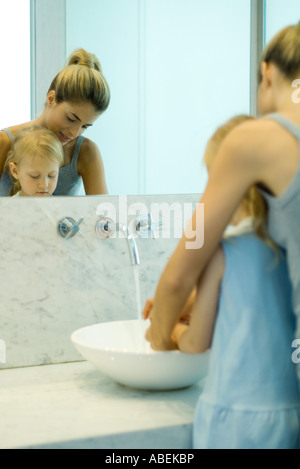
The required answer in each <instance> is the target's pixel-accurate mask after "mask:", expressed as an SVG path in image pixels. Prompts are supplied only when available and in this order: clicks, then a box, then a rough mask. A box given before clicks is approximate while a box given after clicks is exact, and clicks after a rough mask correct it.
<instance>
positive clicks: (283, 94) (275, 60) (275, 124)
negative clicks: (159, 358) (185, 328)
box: [146, 24, 300, 371]
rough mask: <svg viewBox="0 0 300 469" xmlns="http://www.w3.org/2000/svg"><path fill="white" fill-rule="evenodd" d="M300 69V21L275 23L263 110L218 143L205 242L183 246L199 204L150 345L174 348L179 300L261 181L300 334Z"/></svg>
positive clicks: (158, 304) (165, 286)
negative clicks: (296, 96)
mask: <svg viewBox="0 0 300 469" xmlns="http://www.w3.org/2000/svg"><path fill="white" fill-rule="evenodd" d="M297 77H300V24H297V25H293V26H289V27H287V28H285V29H283V30H282V31H280V32H279V33H278V34H277V35H276V36H275V37H274V38H273V40H272V41H270V43H269V44H268V45H267V47H266V48H265V51H264V53H263V57H262V60H261V66H260V83H259V91H258V106H259V112H260V114H261V115H263V116H264V118H262V119H255V120H253V121H249V122H246V123H243V124H241V125H240V126H238V127H237V128H236V129H234V130H232V132H231V133H230V134H229V135H228V136H227V137H226V139H225V140H224V142H223V143H222V145H221V147H220V149H219V151H218V154H217V156H216V160H215V161H214V164H213V166H212V168H211V171H210V177H209V180H208V184H207V187H206V190H205V193H204V195H203V197H202V199H201V202H202V203H203V204H204V214H205V220H204V245H203V247H202V248H198V249H187V248H186V243H187V242H190V241H191V239H190V236H189V233H193V232H195V229H196V220H197V209H196V211H195V213H194V215H193V218H192V220H191V223H190V225H189V226H188V227H187V229H186V232H185V233H184V235H183V237H182V239H181V241H180V242H179V244H178V246H177V249H176V250H175V252H174V254H173V255H172V257H171V259H170V260H169V262H168V264H167V266H166V268H165V270H164V272H163V274H162V276H161V278H160V280H159V283H158V286H157V289H156V293H155V298H154V306H153V311H152V312H151V317H152V321H151V326H150V328H149V330H148V331H147V338H148V340H149V341H150V342H151V345H152V347H153V348H154V349H157V350H167V349H172V348H176V344H175V343H174V341H173V340H172V338H171V334H172V331H173V329H174V326H175V324H176V323H177V322H178V320H179V318H180V315H181V311H182V310H183V307H184V304H185V302H186V300H187V298H188V296H189V294H190V292H191V291H192V289H193V288H194V287H195V286H196V285H197V284H198V282H200V281H201V275H202V273H203V272H204V269H205V267H206V265H207V263H208V261H209V260H210V259H211V258H212V256H213V254H214V252H215V251H216V249H217V246H218V244H219V242H220V240H221V238H222V235H223V233H224V230H225V228H226V226H227V225H228V223H229V221H230V219H231V218H232V216H233V214H234V213H235V211H236V209H237V207H238V206H239V204H240V203H241V201H242V199H243V197H244V195H245V194H246V192H247V191H248V189H249V188H250V187H251V186H252V185H257V187H259V188H260V190H261V193H262V194H263V196H264V198H265V199H266V201H267V203H268V212H269V221H268V230H269V233H270V236H271V237H272V238H273V239H274V240H275V242H277V243H278V244H279V245H280V246H282V247H283V248H284V249H285V250H286V252H287V263H288V270H289V276H290V279H291V282H292V287H293V308H294V313H295V314H296V318H297V321H298V327H297V329H296V333H295V336H296V337H300V328H299V317H300V269H299V265H300V223H299V220H300V164H299V147H300V107H299V105H297V103H296V102H295V100H293V99H292V97H293V93H294V92H295V89H294V88H293V84H294V83H295V82H294V80H295V79H297ZM200 209H201V208H200V207H199V210H200ZM198 218H199V219H201V217H198ZM192 229H193V231H192ZM146 307H147V305H146ZM292 352H293V350H292V348H291V355H292ZM298 371H299V370H298Z"/></svg>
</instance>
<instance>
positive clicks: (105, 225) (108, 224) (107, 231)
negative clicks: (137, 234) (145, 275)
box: [96, 216, 140, 265]
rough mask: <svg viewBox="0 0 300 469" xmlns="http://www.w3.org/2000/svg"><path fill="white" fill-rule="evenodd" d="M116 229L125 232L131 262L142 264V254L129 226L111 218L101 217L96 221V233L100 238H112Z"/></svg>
mask: <svg viewBox="0 0 300 469" xmlns="http://www.w3.org/2000/svg"><path fill="white" fill-rule="evenodd" d="M115 231H119V232H121V233H123V234H124V236H125V238H126V239H127V244H128V248H129V253H130V258H131V262H132V264H134V265H137V264H140V256H139V251H138V247H137V244H136V241H135V239H134V237H133V234H132V232H131V231H130V229H129V228H128V226H126V225H124V224H122V223H115V222H114V221H113V220H112V219H111V218H108V217H102V216H101V217H100V218H99V220H98V221H97V223H96V233H97V235H98V236H99V237H100V238H110V237H111V236H112V235H113V234H114V233H115Z"/></svg>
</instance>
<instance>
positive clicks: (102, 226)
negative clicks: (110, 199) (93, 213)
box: [96, 216, 116, 238]
mask: <svg viewBox="0 0 300 469" xmlns="http://www.w3.org/2000/svg"><path fill="white" fill-rule="evenodd" d="M115 231H116V224H115V222H114V221H113V220H112V219H111V218H108V217H103V216H101V217H100V218H99V220H98V221H97V223H96V233H97V236H98V237H99V238H110V237H111V236H112V235H113V234H114V233H115Z"/></svg>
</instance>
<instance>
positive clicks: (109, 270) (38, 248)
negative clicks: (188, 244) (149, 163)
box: [0, 194, 200, 370]
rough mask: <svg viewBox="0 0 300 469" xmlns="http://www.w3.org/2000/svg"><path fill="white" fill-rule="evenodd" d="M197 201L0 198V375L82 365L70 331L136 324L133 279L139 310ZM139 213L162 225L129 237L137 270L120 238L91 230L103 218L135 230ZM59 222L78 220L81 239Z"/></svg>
mask: <svg viewBox="0 0 300 469" xmlns="http://www.w3.org/2000/svg"><path fill="white" fill-rule="evenodd" d="M199 197H200V196H199V194H184V195H148V196H127V197H126V196H120V197H119V196H91V197H51V198H49V199H31V198H19V199H11V198H1V199H0V214H1V231H0V240H1V251H0V288H1V306H0V370H1V369H4V368H14V367H21V366H30V365H41V364H49V363H65V362H72V361H77V360H81V356H80V355H79V354H78V353H77V351H76V350H75V348H74V346H73V345H72V343H71V341H70V335H71V333H72V332H73V331H74V330H76V329H78V328H80V327H83V326H86V325H89V324H94V323H97V322H106V321H115V320H125V319H135V318H138V317H139V315H140V314H141V311H138V306H137V305H138V300H137V295H136V283H135V275H138V277H139V283H140V293H141V295H140V296H141V298H140V301H141V305H142V306H143V305H144V303H145V301H146V299H147V298H148V297H151V296H152V295H153V294H154V291H155V287H156V283H157V280H158V278H159V276H160V274H161V272H162V270H163V268H164V266H165V264H166V262H167V260H168V258H169V257H170V255H171V254H172V252H173V250H174V249H175V247H176V245H177V243H178V241H179V237H180V235H181V233H182V230H183V228H184V226H185V224H186V221H187V220H188V219H189V217H190V215H191V213H192V210H193V209H194V207H195V204H196V203H197V202H198V200H199ZM145 211H146V212H147V213H152V215H153V222H154V223H155V222H159V221H161V222H162V223H163V224H162V226H161V227H160V228H158V230H157V231H155V234H156V238H153V237H146V238H141V237H138V236H137V235H135V239H136V243H137V246H138V250H139V256H140V265H139V266H138V267H136V266H133V265H132V264H131V258H130V254H129V249H128V245H127V241H126V239H125V238H124V236H123V235H122V234H119V233H116V235H115V236H114V237H113V238H106V239H105V238H98V237H97V235H96V231H95V226H96V223H97V221H98V219H99V216H100V215H108V216H111V217H115V220H116V221H118V222H121V223H124V224H126V225H128V226H129V227H130V228H131V229H133V227H134V226H135V225H134V220H135V218H136V217H137V216H139V215H142V214H145ZM168 213H169V215H168ZM65 217H71V218H74V219H75V220H76V221H77V220H79V219H80V218H83V221H82V223H81V224H80V229H81V231H82V232H83V233H84V235H85V236H84V237H83V236H81V235H80V234H76V235H75V236H74V237H72V238H70V239H68V240H65V239H63V238H62V237H60V236H59V234H58V232H57V224H58V221H59V220H61V219H62V218H65ZM163 217H164V218H163ZM135 271H136V272H135Z"/></svg>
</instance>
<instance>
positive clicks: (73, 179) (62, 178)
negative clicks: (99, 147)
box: [0, 129, 84, 197]
mask: <svg viewBox="0 0 300 469" xmlns="http://www.w3.org/2000/svg"><path fill="white" fill-rule="evenodd" d="M3 132H5V133H6V134H7V136H8V137H9V139H10V141H11V143H13V142H14V136H13V134H12V133H11V131H10V129H3ZM83 140H84V137H83V136H82V135H80V136H79V137H78V138H77V140H76V143H75V148H74V152H73V156H72V160H71V162H70V163H69V164H67V165H66V166H63V167H62V168H60V170H59V176H58V182H57V187H56V189H55V192H54V193H53V195H69V196H72V195H83V194H84V188H83V182H82V178H81V176H79V174H78V172H77V162H78V157H79V152H80V147H81V145H82V142H83ZM11 186H12V182H11V179H10V176H9V174H8V173H7V172H3V174H2V177H1V180H0V197H8V195H9V191H10V188H11Z"/></svg>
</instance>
